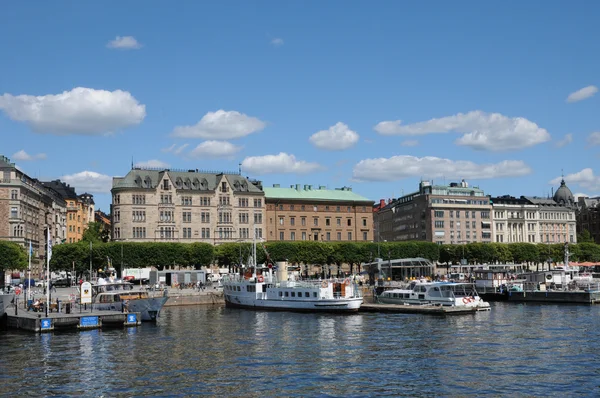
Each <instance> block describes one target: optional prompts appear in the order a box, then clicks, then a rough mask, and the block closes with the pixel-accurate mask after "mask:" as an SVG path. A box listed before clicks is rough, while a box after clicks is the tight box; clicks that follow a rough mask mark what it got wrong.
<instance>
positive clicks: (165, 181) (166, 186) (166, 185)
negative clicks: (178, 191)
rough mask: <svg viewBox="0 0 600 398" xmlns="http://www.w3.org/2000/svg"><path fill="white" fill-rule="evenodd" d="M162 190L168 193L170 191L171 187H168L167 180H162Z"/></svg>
mask: <svg viewBox="0 0 600 398" xmlns="http://www.w3.org/2000/svg"><path fill="white" fill-rule="evenodd" d="M163 189H164V190H165V191H168V190H169V189H171V187H169V180H163Z"/></svg>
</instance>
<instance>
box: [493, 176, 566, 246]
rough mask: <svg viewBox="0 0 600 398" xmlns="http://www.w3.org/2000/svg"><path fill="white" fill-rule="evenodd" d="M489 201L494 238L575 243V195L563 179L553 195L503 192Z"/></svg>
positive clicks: (530, 241)
mask: <svg viewBox="0 0 600 398" xmlns="http://www.w3.org/2000/svg"><path fill="white" fill-rule="evenodd" d="M491 201H492V203H493V212H492V216H493V230H494V241H495V242H500V243H516V242H527V243H567V242H568V243H577V232H576V225H577V220H576V214H575V211H576V207H575V199H574V197H573V194H572V193H571V190H570V189H569V188H568V187H567V185H566V184H565V181H564V180H563V181H561V185H560V187H559V188H558V189H557V190H556V193H555V194H554V196H553V197H552V198H537V197H530V196H521V197H520V198H515V197H512V196H509V195H504V196H500V197H496V198H491Z"/></svg>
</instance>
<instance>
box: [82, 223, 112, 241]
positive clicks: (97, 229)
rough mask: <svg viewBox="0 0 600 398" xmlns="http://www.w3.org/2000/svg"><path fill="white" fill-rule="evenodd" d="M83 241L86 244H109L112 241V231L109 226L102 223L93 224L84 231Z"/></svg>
mask: <svg viewBox="0 0 600 398" xmlns="http://www.w3.org/2000/svg"><path fill="white" fill-rule="evenodd" d="M81 240H82V241H84V242H94V243H96V242H105V243H106V242H108V241H109V240H110V230H109V229H108V226H107V225H105V224H103V223H100V222H95V221H94V222H91V223H89V224H88V227H87V229H86V230H85V231H83V235H82V236H81Z"/></svg>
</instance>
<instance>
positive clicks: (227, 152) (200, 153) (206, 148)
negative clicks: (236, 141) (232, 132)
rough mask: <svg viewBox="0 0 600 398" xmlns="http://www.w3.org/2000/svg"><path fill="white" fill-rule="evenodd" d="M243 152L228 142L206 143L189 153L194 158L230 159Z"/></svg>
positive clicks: (240, 148)
mask: <svg viewBox="0 0 600 398" xmlns="http://www.w3.org/2000/svg"><path fill="white" fill-rule="evenodd" d="M241 150H242V147H241V146H236V145H233V144H232V143H230V142H227V141H204V142H203V143H201V144H199V145H198V146H197V147H196V148H194V149H192V150H191V151H190V152H189V154H188V155H189V156H191V157H193V158H228V157H232V156H233V155H235V154H236V153H238V152H239V151H241Z"/></svg>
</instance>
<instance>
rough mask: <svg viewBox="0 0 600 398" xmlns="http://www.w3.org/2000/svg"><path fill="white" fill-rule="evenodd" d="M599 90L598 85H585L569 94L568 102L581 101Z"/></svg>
mask: <svg viewBox="0 0 600 398" xmlns="http://www.w3.org/2000/svg"><path fill="white" fill-rule="evenodd" d="M597 92H598V87H596V86H587V87H584V88H582V89H579V90H577V91H575V92H574V93H571V94H569V96H568V97H567V102H577V101H581V100H584V99H586V98H590V97H592V96H593V95H594V94H596V93H597Z"/></svg>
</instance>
